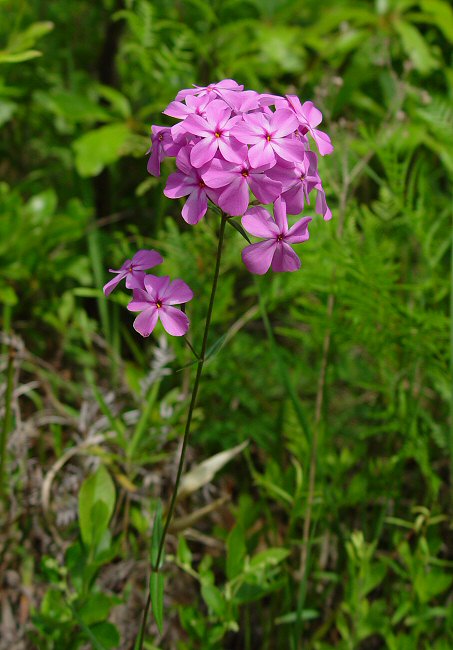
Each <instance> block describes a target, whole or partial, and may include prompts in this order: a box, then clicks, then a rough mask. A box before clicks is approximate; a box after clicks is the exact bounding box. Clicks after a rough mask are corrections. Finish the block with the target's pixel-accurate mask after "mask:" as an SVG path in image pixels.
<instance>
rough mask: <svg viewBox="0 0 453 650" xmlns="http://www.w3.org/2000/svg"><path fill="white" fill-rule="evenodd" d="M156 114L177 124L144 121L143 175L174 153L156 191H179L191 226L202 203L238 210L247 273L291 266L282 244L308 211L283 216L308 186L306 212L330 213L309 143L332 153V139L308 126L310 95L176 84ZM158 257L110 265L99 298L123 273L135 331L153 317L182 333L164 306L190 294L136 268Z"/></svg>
mask: <svg viewBox="0 0 453 650" xmlns="http://www.w3.org/2000/svg"><path fill="white" fill-rule="evenodd" d="M163 113H164V115H167V116H169V117H172V118H174V119H176V120H178V122H177V123H176V124H174V125H173V126H153V127H152V135H151V148H150V150H149V151H148V153H150V157H149V160H148V172H149V173H150V174H152V175H154V176H160V167H161V163H162V161H163V160H164V159H165V158H168V157H175V159H176V168H177V171H175V172H173V173H171V174H170V175H169V177H168V179H167V183H166V186H165V189H164V194H165V196H167V197H168V198H171V199H179V198H183V197H187V198H186V200H185V203H184V206H183V208H182V217H183V219H184V220H185V221H186V222H187V223H188V224H190V225H195V224H197V223H198V222H199V221H200V220H201V219H202V218H203V217H204V216H205V214H206V212H207V209H208V205H209V202H212V203H213V204H214V205H215V206H217V207H218V208H220V210H221V211H222V212H223V214H224V216H225V218H233V217H242V227H243V228H244V230H245V231H247V232H248V233H249V234H250V235H252V236H254V237H259V238H261V240H262V241H259V242H257V243H254V244H250V245H249V246H247V247H245V248H244V250H243V251H242V260H243V262H244V264H245V266H246V267H247V269H248V270H249V271H250V272H251V273H255V274H258V275H262V274H264V273H266V272H267V271H268V270H269V268H271V269H272V271H275V272H282V271H296V270H297V269H299V268H300V266H301V262H300V259H299V257H298V255H297V254H296V253H295V252H294V250H293V248H292V245H294V244H299V243H302V242H304V241H306V240H307V239H308V238H309V232H308V225H309V222H310V221H311V220H312V217H303V218H302V219H299V220H298V221H296V223H294V224H293V225H292V226H291V227H289V225H288V219H287V215H298V214H300V213H301V211H302V210H303V209H304V208H305V205H310V195H311V193H312V192H313V190H316V201H315V212H316V214H319V215H321V216H322V217H323V218H324V220H326V221H328V220H329V219H331V217H332V213H331V211H330V209H329V207H328V205H327V201H326V195H325V191H324V188H323V186H322V181H321V177H320V175H319V171H318V156H317V154H316V152H315V151H312V150H311V148H310V145H311V143H312V142H314V143H315V145H316V147H317V150H318V152H319V154H320V155H321V156H325V155H327V154H330V153H332V151H333V146H332V143H331V141H330V138H329V136H328V135H327V134H326V133H325V132H323V131H321V130H320V129H318V128H317V127H318V126H319V125H320V123H321V121H322V114H321V112H320V111H319V109H318V108H316V106H315V105H314V104H313V102H311V101H306V102H304V103H303V104H302V103H301V101H300V99H299V98H298V97H297V96H295V95H286V96H285V97H281V96H278V95H271V94H267V93H265V94H260V93H258V92H255V91H253V90H244V86H242V85H239V84H238V83H237V82H236V81H234V80H233V79H224V80H222V81H220V82H218V83H213V84H210V85H208V86H194V87H193V88H186V89H183V90H181V91H179V92H178V94H177V95H176V98H175V100H174V101H172V102H170V104H169V105H168V106H167V108H166V109H165V110H164V111H163ZM259 204H262V205H261V206H260V205H259ZM268 204H273V214H271V213H270V212H269V211H268V210H267V209H266V208H264V207H263V206H264V205H268ZM137 256H138V260H136V258H137ZM161 262H162V258H161V257H160V255H159V254H158V253H157V252H156V251H139V253H137V255H136V256H134V258H133V259H132V260H127V261H126V262H125V263H124V264H123V266H122V267H121V268H120V269H119V270H118V271H113V270H112V269H111V271H112V272H114V273H116V274H117V276H116V277H115V278H114V279H113V280H111V281H110V282H109V283H107V284H106V285H105V287H104V292H105V293H106V295H108V293H110V291H112V289H113V288H114V287H115V286H116V285H117V284H118V282H120V280H121V279H123V278H126V287H127V288H130V289H133V292H134V294H133V300H132V302H131V303H130V304H129V306H128V308H129V309H130V310H131V311H141V312H142V313H141V314H140V315H139V316H138V317H137V318H136V319H135V322H134V327H135V328H136V329H137V331H139V332H140V333H141V334H142V335H143V336H148V335H149V334H150V333H151V332H152V330H153V328H154V327H155V325H156V323H157V321H158V320H161V322H162V324H163V326H164V328H165V329H166V330H167V332H168V333H169V334H172V335H174V336H182V335H184V334H185V333H186V332H187V329H188V327H189V320H188V318H187V316H186V315H185V314H184V313H183V312H181V311H180V310H177V309H176V308H175V307H174V304H183V303H184V302H187V301H188V300H190V299H191V297H192V292H191V290H190V288H189V287H188V286H187V285H186V284H185V283H183V281H182V280H175V281H174V282H173V283H171V282H170V278H169V277H168V276H165V277H164V278H158V277H157V276H150V275H146V274H145V272H144V271H145V269H144V266H143V265H144V264H145V266H146V264H148V267H147V268H148V269H149V268H152V267H153V266H155V265H157V264H159V263H161ZM183 285H184V288H183V289H182V286H183ZM172 287H173V288H172ZM159 292H160V293H159ZM162 292H163V293H162ZM161 294H162V295H161ZM166 300H167V302H166ZM168 300H170V302H168ZM178 301H179V302H178ZM176 312H178V313H176Z"/></svg>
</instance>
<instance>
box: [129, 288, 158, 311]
mask: <svg viewBox="0 0 453 650" xmlns="http://www.w3.org/2000/svg"><path fill="white" fill-rule="evenodd" d="M153 304H154V303H153V301H152V298H151V296H150V295H149V293H147V292H146V291H144V290H143V289H135V290H134V297H133V299H132V300H131V302H130V303H129V304H128V306H127V308H128V310H129V311H144V310H145V309H149V307H150V306H151V305H153Z"/></svg>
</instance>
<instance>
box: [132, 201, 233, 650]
mask: <svg viewBox="0 0 453 650" xmlns="http://www.w3.org/2000/svg"><path fill="white" fill-rule="evenodd" d="M227 219H228V217H227V215H226V214H224V213H223V212H222V219H221V222H220V229H219V240H218V244H217V256H216V263H215V270H214V277H213V280H212V287H211V295H210V298H209V305H208V311H207V314H206V322H205V326H204V332H203V340H202V343H201V351H200V355H199V361H198V364H197V373H196V375H195V381H194V384H193V388H192V396H191V398H190V404H189V410H188V413H187V420H186V426H185V428H184V437H183V440H182V448H181V455H180V457H179V463H178V471H177V473H176V480H175V486H174V488H173V493H172V496H171V500H170V506H169V508H168V512H167V516H166V519H165V525H164V529H163V532H162V537H161V539H160V543H159V550H158V553H157V559H156V562H155V565H154V566H152V567H151V570H152V571H156V572H158V571H159V570H160V565H161V561H162V555H163V552H164V547H165V540H166V537H167V533H168V529H169V527H170V523H171V520H172V518H173V513H174V510H175V506H176V500H177V497H178V489H179V484H180V481H181V476H182V472H183V469H184V461H185V458H186V451H187V445H188V442H189V436H190V427H191V424H192V416H193V412H194V409H195V405H196V402H197V397H198V391H199V387H200V380H201V375H202V372H203V366H204V362H205V361H206V350H207V346H208V336H209V328H210V325H211V320H212V311H213V308H214V301H215V295H216V291H217V284H218V280H219V274H220V260H221V258H222V249H223V240H224V235H225V226H226V222H227ZM150 606H151V594H150V592H148V598H147V601H146V605H145V609H144V611H143V620H142V624H141V627H140V631H139V635H138V637H137V643H136V645H135V647H136V649H137V650H143V641H144V632H145V627H146V621H147V619H148V614H149V609H150Z"/></svg>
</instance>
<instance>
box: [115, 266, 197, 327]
mask: <svg viewBox="0 0 453 650" xmlns="http://www.w3.org/2000/svg"><path fill="white" fill-rule="evenodd" d="M192 298H193V291H192V289H191V288H190V287H189V286H188V285H187V284H186V283H185V282H184V281H183V280H173V282H170V276H168V275H165V276H163V277H158V276H157V275H147V276H146V277H145V280H144V288H143V289H135V290H134V295H133V299H132V301H131V302H130V303H129V304H128V306H127V308H128V309H129V311H140V312H141V314H139V315H138V316H137V318H136V319H135V320H134V329H135V330H136V331H137V332H138V333H139V334H141V335H142V336H149V335H150V334H151V332H152V331H153V329H154V328H155V327H156V324H157V321H158V320H159V319H160V321H161V323H162V325H163V326H164V329H165V330H166V331H167V332H168V334H171V336H184V334H185V333H186V332H187V330H188V329H189V324H190V323H189V319H188V318H187V316H186V314H184V313H183V312H182V311H181V310H180V309H177V308H176V307H174V305H182V304H183V303H186V302H189V300H192Z"/></svg>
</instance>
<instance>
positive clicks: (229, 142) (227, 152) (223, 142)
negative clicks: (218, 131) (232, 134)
mask: <svg viewBox="0 0 453 650" xmlns="http://www.w3.org/2000/svg"><path fill="white" fill-rule="evenodd" d="M218 143H219V149H220V153H221V154H222V156H223V157H224V158H225V160H228V162H233V163H237V164H240V163H242V162H243V160H244V158H245V156H246V155H247V152H246V151H245V149H246V147H245V146H244V145H243V144H241V143H240V142H239V141H238V140H236V139H235V138H229V137H227V136H222V137H221V138H218Z"/></svg>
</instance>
